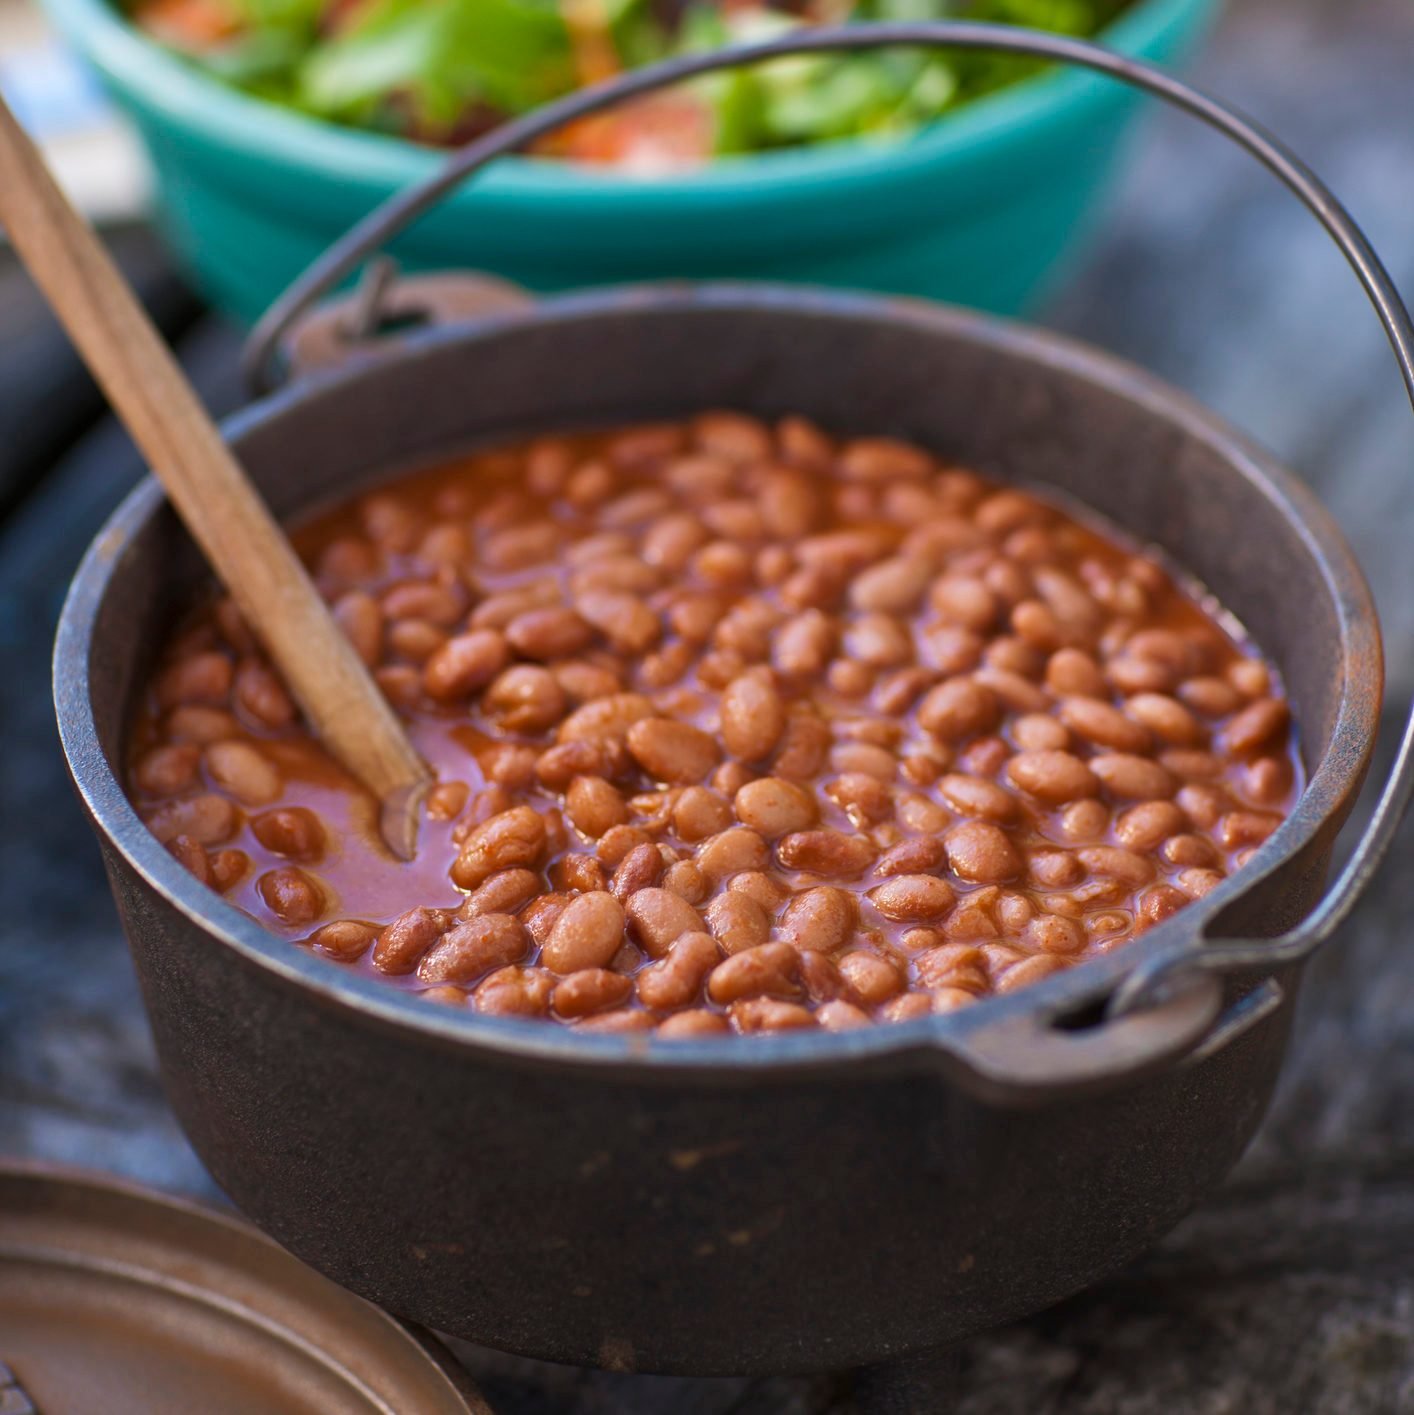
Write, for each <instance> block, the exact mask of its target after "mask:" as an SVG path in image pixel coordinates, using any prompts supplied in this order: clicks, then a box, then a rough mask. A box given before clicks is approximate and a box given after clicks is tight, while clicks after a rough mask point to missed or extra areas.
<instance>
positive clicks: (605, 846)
mask: <svg viewBox="0 0 1414 1415" xmlns="http://www.w3.org/2000/svg"><path fill="white" fill-rule="evenodd" d="M652 844H653V837H652V836H651V835H649V834H648V832H647V831H646V830H640V829H639V828H638V826H636V825H615V826H610V827H609V829H608V830H606V831H605V832H604V834H603V835H602V836H601V837H600V840H599V846H598V848H597V849H596V850H595V852H594V853H595V855H596V856H597V857H598V859H599V862H600V864H602V865H603V866H604V867H605V868H606V869H610V870H615V871H617V870H618V868H619V866H620V865H622V864H623V862H624V861H625V860H627V859H628V857H629V856H630V855H632V854H633V852H634V851H635V850H637V849H639V848H640V847H641V846H645V845H647V846H651V845H652Z"/></svg>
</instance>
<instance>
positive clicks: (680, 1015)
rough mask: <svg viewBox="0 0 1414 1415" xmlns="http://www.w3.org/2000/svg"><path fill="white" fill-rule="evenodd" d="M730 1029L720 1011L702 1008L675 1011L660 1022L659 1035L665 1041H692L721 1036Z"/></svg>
mask: <svg viewBox="0 0 1414 1415" xmlns="http://www.w3.org/2000/svg"><path fill="white" fill-rule="evenodd" d="M730 1030H731V1029H730V1027H729V1026H728V1025H727V1020H726V1018H725V1017H723V1016H721V1014H720V1013H716V1012H708V1011H706V1010H705V1009H702V1008H693V1009H691V1010H690V1011H687V1012H675V1013H673V1014H672V1016H670V1017H665V1018H664V1019H663V1020H662V1021H661V1022H660V1023H659V1024H658V1035H659V1036H660V1037H662V1038H663V1039H664V1040H665V1041H692V1040H695V1039H696V1038H698V1037H713V1036H719V1035H721V1034H722V1033H724V1032H728V1031H730Z"/></svg>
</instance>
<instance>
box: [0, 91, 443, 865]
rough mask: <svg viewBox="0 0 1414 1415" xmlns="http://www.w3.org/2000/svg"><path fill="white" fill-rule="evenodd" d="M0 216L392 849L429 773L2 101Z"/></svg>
mask: <svg viewBox="0 0 1414 1415" xmlns="http://www.w3.org/2000/svg"><path fill="white" fill-rule="evenodd" d="M0 223H3V224H4V226H5V229H6V230H7V231H8V232H9V235H10V239H11V241H12V242H13V243H14V246H15V249H16V250H17V251H18V252H19V254H20V257H21V259H22V260H23V261H24V263H25V265H26V266H27V267H28V269H29V271H30V273H31V275H33V277H34V280H35V283H36V284H37V285H38V286H39V288H40V289H41V290H42V291H43V292H44V294H45V296H46V297H47V298H48V300H49V303H50V304H51V305H52V306H53V308H54V310H55V312H56V313H57V314H58V316H59V319H60V320H61V321H62V323H63V325H64V327H65V329H66V330H67V331H68V333H69V337H70V338H71V339H72V340H73V342H74V344H75V345H76V346H77V348H78V350H79V353H80V354H81V355H82V357H83V360H84V362H85V363H86V364H87V365H88V367H89V370H90V371H91V372H92V374H93V376H94V377H95V378H96V379H97V380H98V382H99V384H100V385H101V386H102V388H103V391H104V392H105V393H106V394H107V396H108V401H109V402H110V403H111V404H112V405H113V408H114V409H115V411H116V412H117V414H118V416H119V417H120V418H121V419H122V420H123V422H124V424H125V425H126V426H127V429H128V431H129V432H130V433H131V434H132V437H133V440H134V441H135V442H136V443H137V445H138V447H139V448H140V449H141V451H142V453H143V455H144V456H145V457H146V458H147V461H148V464H149V466H150V467H151V468H152V471H153V473H154V474H155V475H156V476H157V479H158V480H159V481H160V482H161V483H162V485H163V487H164V488H165V489H166V492H167V495H168V497H169V498H170V499H171V501H172V504H173V505H174V506H175V507H176V508H177V512H178V514H179V515H180V516H181V518H182V520H183V521H184V522H185V523H186V526H187V529H188V530H189V531H190V532H191V534H192V536H193V537H194V538H195V540H196V542H197V544H198V545H200V546H201V548H202V550H203V551H204V552H205V554H206V558H207V559H208V560H209V561H210V562H211V564H212V566H213V567H214V568H215V570H216V573H217V574H218V575H219V576H220V577H221V579H222V580H223V581H224V583H225V585H226V588H227V589H228V590H229V591H230V593H231V596H232V598H233V599H234V600H235V602H236V604H237V605H238V606H239V607H240V610H241V613H242V614H243V615H244V616H245V617H246V620H247V621H248V622H249V624H250V625H251V627H252V628H253V629H254V631H255V632H256V634H257V635H258V636H259V637H260V640H261V642H262V643H263V644H264V645H265V648H266V649H267V650H268V652H269V654H270V657H271V658H272V659H273V660H274V662H275V664H276V666H277V667H278V668H279V670H280V672H281V674H282V675H283V676H284V679H285V681H286V682H287V683H288V684H289V685H290V688H291V689H292V690H293V692H294V695H295V698H296V699H297V700H298V702H299V705H300V707H301V708H302V709H303V711H304V715H305V717H306V718H307V719H308V721H309V724H310V726H311V727H313V729H314V731H315V732H316V733H317V734H318V735H319V738H320V740H321V741H322V742H323V743H324V745H325V746H326V747H327V748H328V749H329V751H330V752H331V753H332V754H333V755H334V756H335V757H337V758H338V760H339V761H340V762H341V763H342V764H343V765H344V766H345V767H347V768H348V770H349V771H351V772H352V773H353V774H354V775H355V776H356V777H357V778H358V779H359V780H360V781H361V782H362V783H363V784H364V785H365V786H366V787H368V789H369V790H370V791H372V792H373V793H374V795H375V796H376V797H377V798H378V800H379V802H380V803H381V806H382V821H381V824H382V831H383V838H384V840H385V841H386V842H387V844H388V846H389V848H390V849H391V850H392V851H393V852H394V853H395V854H397V855H399V856H400V857H401V858H403V859H411V858H412V855H413V851H414V849H415V847H416V841H417V813H418V807H419V805H420V802H421V798H422V796H423V794H424V792H425V791H426V788H427V786H428V785H429V783H430V782H431V779H432V777H431V773H430V772H429V771H428V769H427V766H426V764H425V763H424V762H423V761H422V759H421V757H419V756H418V754H417V752H416V751H414V749H413V746H412V744H411V743H410V742H409V741H408V739H407V735H406V734H405V733H404V731H403V729H402V725H401V724H400V723H399V721H398V719H397V717H396V716H395V715H394V713H393V710H392V709H391V708H390V707H389V706H388V703H387V702H386V700H385V699H384V698H383V696H382V694H381V693H380V692H379V691H378V687H377V685H376V684H375V683H374V681H373V679H372V678H371V677H370V676H369V673H368V670H367V669H366V668H365V667H364V665H363V662H362V660H360V658H359V657H358V655H357V654H356V653H355V652H354V651H353V648H352V647H351V646H350V644H349V642H348V640H347V639H346V638H345V637H344V635H343V634H342V633H341V632H340V630H339V628H338V626H337V625H336V624H335V622H334V620H333V618H332V617H331V615H330V613H329V610H328V608H327V607H326V606H325V604H324V601H323V600H322V599H321V598H320V597H319V592H318V591H317V590H316V589H315V588H314V585H313V584H312V583H311V582H310V579H309V576H308V575H307V574H306V573H305V570H304V567H303V566H302V565H301V564H300V562H299V560H298V558H297V557H296V555H295V553H294V550H293V549H292V548H291V546H290V543H289V541H287V540H286V539H285V536H284V533H283V532H282V531H281V529H280V527H279V526H278V525H277V524H276V522H275V519H274V517H273V516H272V515H271V514H270V511H269V509H268V508H267V507H266V505H265V503H264V502H263V501H262V500H261V499H260V497H259V496H258V495H257V493H256V491H255V489H254V487H252V486H251V484H250V482H249V481H247V480H246V477H245V473H244V472H243V471H242V470H241V468H240V466H239V464H238V463H237V462H236V459H235V458H234V456H232V454H231V451H230V449H229V448H228V447H227V446H226V444H225V443H224V442H223V441H222V440H221V435H220V433H218V432H217V430H216V428H215V425H214V424H213V423H212V421H211V419H210V418H209V417H208V416H207V413H206V410H205V409H204V408H203V407H202V405H201V403H200V401H199V400H198V398H197V396H196V393H195V392H194V391H193V389H192V387H191V385H190V384H189V383H188V382H187V380H186V376H185V374H183V373H182V371H181V369H180V368H179V367H178V365H177V363H176V360H175V359H174V358H173V357H172V354H171V352H170V351H169V350H168V348H167V346H166V345H165V344H164V343H163V342H162V336H161V335H160V334H158V332H157V330H156V329H155V328H153V326H152V323H151V321H150V320H149V319H148V317H147V315H146V313H145V312H144V310H143V309H142V306H141V305H139V304H138V302H137V299H136V297H135V296H134V295H133V292H132V290H131V289H130V288H129V286H128V284H127V282H126V281H125V280H124V279H123V276H122V275H121V273H120V272H119V271H118V269H117V267H116V266H115V265H114V264H113V262H112V261H111V260H110V259H109V257H108V253H107V252H106V251H105V250H104V249H103V247H102V245H101V244H100V243H99V241H98V238H97V237H96V236H95V235H94V233H93V230H92V228H91V227H90V226H89V225H88V223H87V222H86V221H85V220H84V219H83V217H81V216H80V215H79V214H78V212H77V211H75V210H74V208H73V207H72V206H71V205H70V204H69V202H68V199H67V198H66V197H65V196H64V195H63V193H62V192H61V191H60V190H59V188H58V186H57V185H56V184H55V182H54V179H53V178H52V177H51V176H50V175H49V172H48V170H47V169H46V168H45V166H44V160H43V158H41V156H40V155H39V152H38V150H37V149H36V148H35V146H34V144H33V143H32V142H31V141H30V139H29V137H28V136H27V135H26V134H25V132H24V130H23V129H22V128H21V127H20V125H19V123H18V122H17V121H16V120H15V117H14V115H13V114H12V113H11V112H10V110H9V108H7V107H6V106H5V103H4V101H3V99H0Z"/></svg>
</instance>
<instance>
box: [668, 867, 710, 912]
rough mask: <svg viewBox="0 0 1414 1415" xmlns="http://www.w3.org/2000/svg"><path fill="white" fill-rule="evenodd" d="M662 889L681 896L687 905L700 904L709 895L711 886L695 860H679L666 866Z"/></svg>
mask: <svg viewBox="0 0 1414 1415" xmlns="http://www.w3.org/2000/svg"><path fill="white" fill-rule="evenodd" d="M663 888H664V889H670V890H672V892H673V893H674V894H678V895H681V896H682V898H684V899H686V900H687V902H688V903H689V904H700V903H702V901H703V900H704V899H706V898H707V896H708V894H709V893H711V889H712V885H711V882H710V881H709V880H708V878H707V876H706V875H705V874H703V873H702V870H701V869H700V868H699V867H698V864H697V862H696V861H695V860H679V861H678V862H677V863H676V864H675V865H669V866H668V870H667V873H666V874H665V875H664V876H663Z"/></svg>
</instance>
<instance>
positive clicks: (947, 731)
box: [918, 678, 1001, 742]
mask: <svg viewBox="0 0 1414 1415" xmlns="http://www.w3.org/2000/svg"><path fill="white" fill-rule="evenodd" d="M1000 716H1001V705H1000V704H999V703H998V701H997V698H996V695H995V694H994V693H993V692H991V690H990V689H988V688H984V687H983V686H982V685H981V684H980V683H975V682H973V681H972V680H971V679H968V678H952V679H949V680H948V681H947V682H946V683H940V684H939V685H938V686H937V687H936V688H934V689H933V690H932V691H931V692H930V693H929V694H928V695H927V697H925V698H924V699H923V701H922V702H921V703H920V704H919V705H918V725H919V726H920V727H921V728H923V730H924V731H925V732H931V733H932V734H933V735H934V736H935V737H941V738H942V739H943V741H945V742H957V741H960V740H961V739H962V738H964V737H973V736H976V735H977V734H979V733H982V732H989V731H991V729H992V728H993V727H995V726H996V724H997V721H998V720H999V718H1000Z"/></svg>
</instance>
